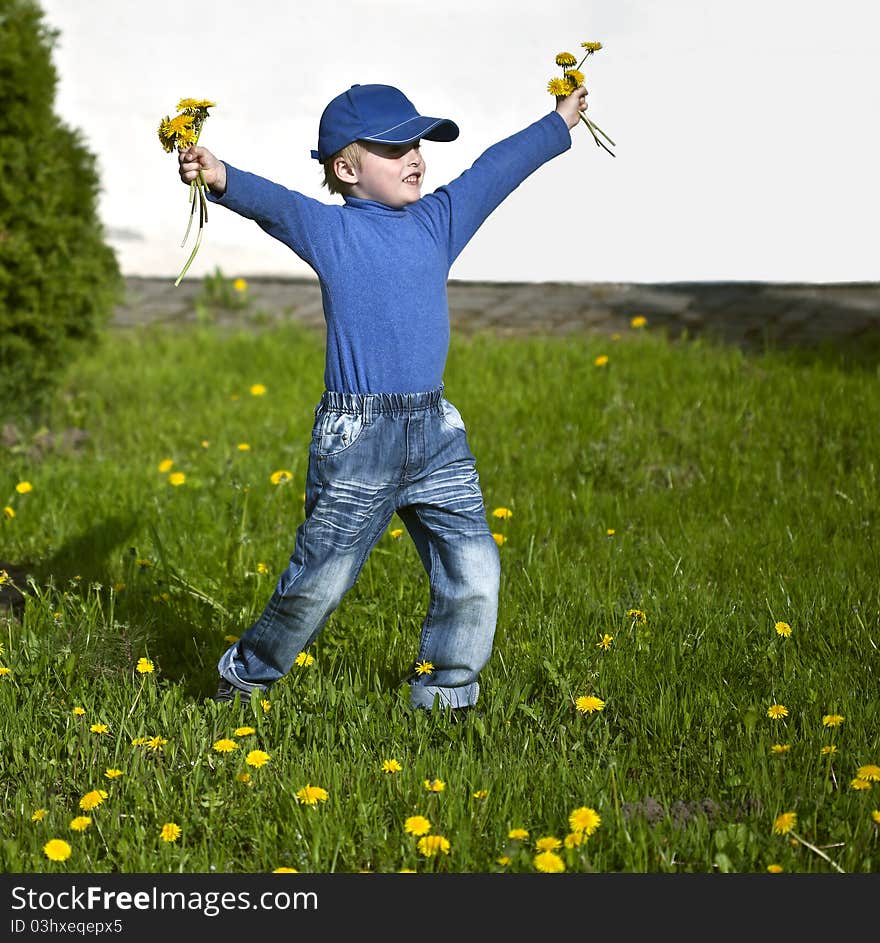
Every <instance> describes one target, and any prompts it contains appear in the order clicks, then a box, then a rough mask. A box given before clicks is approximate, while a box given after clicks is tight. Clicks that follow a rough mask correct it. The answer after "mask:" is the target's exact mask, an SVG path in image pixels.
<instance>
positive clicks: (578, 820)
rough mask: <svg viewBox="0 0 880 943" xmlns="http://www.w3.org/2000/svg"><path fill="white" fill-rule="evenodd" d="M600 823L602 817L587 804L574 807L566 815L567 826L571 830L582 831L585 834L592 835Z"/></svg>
mask: <svg viewBox="0 0 880 943" xmlns="http://www.w3.org/2000/svg"><path fill="white" fill-rule="evenodd" d="M601 824H602V817H601V816H600V815H599V813H598V812H597V811H596V810H595V809H591V808H590V807H589V806H581V807H580V808H579V809H575V810H574V811H573V812H572V813H571V815H569V817H568V826H569V828H570V829H571V830H572V831H573V832H583V833H584V834H585V835H592V834H593V832H595V831H596V829H597V828H598V827H599V826H600V825H601Z"/></svg>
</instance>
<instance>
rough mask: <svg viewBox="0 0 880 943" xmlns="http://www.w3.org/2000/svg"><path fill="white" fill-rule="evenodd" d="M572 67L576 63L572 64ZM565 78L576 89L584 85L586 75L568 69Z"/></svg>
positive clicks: (577, 70)
mask: <svg viewBox="0 0 880 943" xmlns="http://www.w3.org/2000/svg"><path fill="white" fill-rule="evenodd" d="M572 65H574V63H572ZM565 77H566V79H568V81H569V83H570V84H571V85H572V86H573V87H574V88H577V87H578V85H583V84H584V73H583V72H581V71H580V70H579V69H566V70H565Z"/></svg>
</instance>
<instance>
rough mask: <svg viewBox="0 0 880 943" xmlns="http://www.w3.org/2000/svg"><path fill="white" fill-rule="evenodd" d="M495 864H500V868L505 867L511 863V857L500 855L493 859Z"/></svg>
mask: <svg viewBox="0 0 880 943" xmlns="http://www.w3.org/2000/svg"><path fill="white" fill-rule="evenodd" d="M495 861H496V863H497V864H500V865H501V867H502V868H506V867H507V866H508V865H509V864H510V863H511V858H509V857H508V856H507V855H501V857H500V858H496V859H495Z"/></svg>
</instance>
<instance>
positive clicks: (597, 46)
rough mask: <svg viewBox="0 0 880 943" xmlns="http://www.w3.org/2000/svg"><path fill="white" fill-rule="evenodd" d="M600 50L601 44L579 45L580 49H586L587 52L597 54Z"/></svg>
mask: <svg viewBox="0 0 880 943" xmlns="http://www.w3.org/2000/svg"><path fill="white" fill-rule="evenodd" d="M601 48H602V43H595V42H587V43H581V49H586V50H587V51H588V52H598V51H599V50H600V49H601Z"/></svg>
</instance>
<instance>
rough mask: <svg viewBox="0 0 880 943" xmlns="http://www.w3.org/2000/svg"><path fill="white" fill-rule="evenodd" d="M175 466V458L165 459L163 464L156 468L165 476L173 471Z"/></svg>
mask: <svg viewBox="0 0 880 943" xmlns="http://www.w3.org/2000/svg"><path fill="white" fill-rule="evenodd" d="M173 465H174V459H173V458H163V459H162V461H161V462H159V464H158V465H157V466H156V467H157V468H158V469H159V471H160V472H161V473H162V474H163V475H165V474H167V473H168V472H170V471H171V468H172V466H173Z"/></svg>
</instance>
